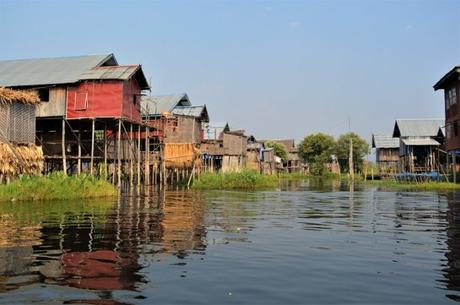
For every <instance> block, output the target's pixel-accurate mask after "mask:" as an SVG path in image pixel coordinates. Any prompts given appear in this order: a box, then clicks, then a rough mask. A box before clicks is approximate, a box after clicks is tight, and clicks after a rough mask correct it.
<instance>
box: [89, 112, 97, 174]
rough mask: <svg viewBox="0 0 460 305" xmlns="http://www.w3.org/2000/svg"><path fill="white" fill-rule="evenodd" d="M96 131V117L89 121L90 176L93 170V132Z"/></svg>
mask: <svg viewBox="0 0 460 305" xmlns="http://www.w3.org/2000/svg"><path fill="white" fill-rule="evenodd" d="M95 132H96V119H93V120H92V122H91V162H90V170H89V173H90V175H91V176H92V175H93V172H94V133H95Z"/></svg>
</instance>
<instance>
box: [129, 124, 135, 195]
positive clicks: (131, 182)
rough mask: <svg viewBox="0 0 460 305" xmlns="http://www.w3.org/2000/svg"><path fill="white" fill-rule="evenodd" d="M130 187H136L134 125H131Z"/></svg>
mask: <svg viewBox="0 0 460 305" xmlns="http://www.w3.org/2000/svg"><path fill="white" fill-rule="evenodd" d="M129 147H130V148H131V149H130V150H129V185H130V186H131V187H133V186H134V163H133V159H134V145H133V124H132V123H131V124H129Z"/></svg>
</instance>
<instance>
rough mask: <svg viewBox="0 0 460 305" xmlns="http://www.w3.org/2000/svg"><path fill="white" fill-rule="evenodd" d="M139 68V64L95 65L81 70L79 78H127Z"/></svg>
mask: <svg viewBox="0 0 460 305" xmlns="http://www.w3.org/2000/svg"><path fill="white" fill-rule="evenodd" d="M139 68H140V66H139V65H132V66H109V67H97V68H94V69H90V70H87V71H86V72H83V73H82V74H81V76H80V79H81V80H89V79H121V80H127V79H129V78H131V77H132V76H133V74H134V73H136V71H137V70H138V69H139Z"/></svg>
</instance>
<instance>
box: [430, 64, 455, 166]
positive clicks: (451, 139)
mask: <svg viewBox="0 0 460 305" xmlns="http://www.w3.org/2000/svg"><path fill="white" fill-rule="evenodd" d="M433 88H434V90H440V89H443V90H444V105H445V120H446V149H447V151H448V153H449V155H450V156H451V157H452V161H453V163H454V164H456V163H457V160H456V156H457V155H459V154H460V131H459V124H460V122H459V121H460V66H456V67H454V68H452V69H451V70H450V71H449V72H447V73H446V75H444V76H443V77H442V78H441V79H440V80H439V81H438V82H437V83H436V84H435V85H434V86H433ZM454 168H456V170H455V171H456V172H457V171H458V170H459V169H458V168H457V167H456V166H455V167H454Z"/></svg>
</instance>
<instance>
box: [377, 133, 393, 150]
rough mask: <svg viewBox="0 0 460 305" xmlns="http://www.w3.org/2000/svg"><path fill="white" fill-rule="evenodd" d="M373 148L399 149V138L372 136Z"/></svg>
mask: <svg viewBox="0 0 460 305" xmlns="http://www.w3.org/2000/svg"><path fill="white" fill-rule="evenodd" d="M372 147H373V148H399V138H393V137H392V136H387V135H376V134H375V135H372Z"/></svg>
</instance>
